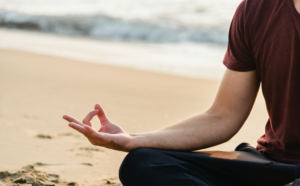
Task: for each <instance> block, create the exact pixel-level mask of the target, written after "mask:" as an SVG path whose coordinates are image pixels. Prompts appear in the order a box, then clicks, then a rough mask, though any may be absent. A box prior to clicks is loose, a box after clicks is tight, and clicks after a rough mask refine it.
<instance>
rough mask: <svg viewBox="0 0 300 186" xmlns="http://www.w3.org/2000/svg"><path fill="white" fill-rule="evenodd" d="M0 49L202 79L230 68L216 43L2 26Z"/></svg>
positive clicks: (221, 74)
mask: <svg viewBox="0 0 300 186" xmlns="http://www.w3.org/2000/svg"><path fill="white" fill-rule="evenodd" d="M0 48H1V49H10V50H20V51H25V52H32V53H38V54H45V55H51V56H57V57H64V58H67V59H73V60H81V61H83V62H89V63H97V64H105V65H112V66H120V67H128V68H133V69H138V70H146V71H150V72H158V73H163V74H171V75H177V76H182V77H192V78H200V79H203V78H205V79H211V80H220V79H221V78H222V76H223V73H224V71H225V69H226V67H225V66H224V65H223V64H222V60H223V57H224V54H225V51H226V47H225V46H222V47H221V46H219V45H215V44H193V43H141V42H122V41H109V40H98V39H91V38H83V37H68V36H62V35H55V34H51V33H43V32H36V31H25V30H17V29H6V28H1V29H0ZM146 56H147V57H146Z"/></svg>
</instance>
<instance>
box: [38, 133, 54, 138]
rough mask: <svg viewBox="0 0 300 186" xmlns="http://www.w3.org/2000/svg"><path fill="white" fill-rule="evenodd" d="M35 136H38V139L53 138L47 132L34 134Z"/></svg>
mask: <svg viewBox="0 0 300 186" xmlns="http://www.w3.org/2000/svg"><path fill="white" fill-rule="evenodd" d="M36 137H37V138H40V139H53V138H54V137H53V136H50V135H47V134H38V135H36Z"/></svg>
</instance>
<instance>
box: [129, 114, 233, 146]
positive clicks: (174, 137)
mask: <svg viewBox="0 0 300 186" xmlns="http://www.w3.org/2000/svg"><path fill="white" fill-rule="evenodd" d="M229 122H232V121H230V120H228V119H227V118H224V117H220V116H217V115H213V114H210V113H208V112H206V113H204V114H200V115H197V116H194V117H192V118H189V119H187V120H184V121H182V122H180V123H178V124H175V125H172V126H170V127H167V128H165V129H162V130H158V131H154V132H149V133H141V134H132V143H131V147H130V149H136V148H142V147H147V148H158V149H168V150H184V151H191V150H197V149H202V148H206V147H211V146H214V145H218V144H221V143H224V142H226V141H228V140H229V139H230V138H231V137H232V136H233V135H234V134H235V133H236V132H237V131H238V129H235V128H232V127H231V126H232V125H229Z"/></svg>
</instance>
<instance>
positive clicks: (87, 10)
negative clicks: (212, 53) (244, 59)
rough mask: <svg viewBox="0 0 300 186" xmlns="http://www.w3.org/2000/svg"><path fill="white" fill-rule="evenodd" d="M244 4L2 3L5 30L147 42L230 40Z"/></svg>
mask: <svg viewBox="0 0 300 186" xmlns="http://www.w3.org/2000/svg"><path fill="white" fill-rule="evenodd" d="M239 1H240V0H228V1H221V0H210V1H204V0H151V1H150V0H128V1H124V0H109V1H107V0H64V1H58V0H0V26H1V27H12V28H22V29H31V30H39V31H44V32H52V33H57V34H65V35H82V36H88V37H94V38H95V37H96V38H100V39H114V40H134V41H143V42H149V41H150V42H198V43H220V44H225V43H226V42H227V33H228V28H229V24H230V21H231V18H232V15H233V13H234V10H235V8H236V6H237V4H238V3H239Z"/></svg>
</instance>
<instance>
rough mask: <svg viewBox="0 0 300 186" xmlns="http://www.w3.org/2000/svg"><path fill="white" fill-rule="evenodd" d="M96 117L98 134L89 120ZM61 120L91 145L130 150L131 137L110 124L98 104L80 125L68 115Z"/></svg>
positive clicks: (118, 127)
mask: <svg viewBox="0 0 300 186" xmlns="http://www.w3.org/2000/svg"><path fill="white" fill-rule="evenodd" d="M96 115H97V116H98V118H99V120H100V124H101V127H100V129H99V130H98V132H97V131H95V130H94V129H93V128H92V124H91V120H92V119H93V117H94V116H96ZM63 119H65V120H67V121H68V122H69V126H70V127H72V128H73V129H75V130H77V131H78V132H80V133H82V134H83V135H85V137H87V138H88V140H89V141H90V142H91V143H92V144H93V145H98V146H103V147H106V148H109V149H114V150H120V151H126V152H128V151H130V150H132V149H131V148H130V142H131V141H132V137H131V136H130V135H129V134H128V133H126V132H125V131H124V130H123V129H122V128H121V127H120V126H118V125H116V124H114V123H112V122H110V121H109V120H108V119H107V117H106V115H105V113H104V111H103V109H102V108H101V106H100V105H99V104H96V105H95V110H93V111H91V112H89V113H88V115H87V116H86V117H85V118H84V119H83V121H82V123H81V122H79V121H78V120H76V119H75V118H73V117H71V116H68V115H64V116H63Z"/></svg>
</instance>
